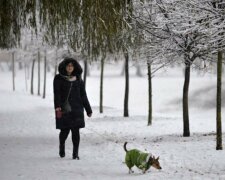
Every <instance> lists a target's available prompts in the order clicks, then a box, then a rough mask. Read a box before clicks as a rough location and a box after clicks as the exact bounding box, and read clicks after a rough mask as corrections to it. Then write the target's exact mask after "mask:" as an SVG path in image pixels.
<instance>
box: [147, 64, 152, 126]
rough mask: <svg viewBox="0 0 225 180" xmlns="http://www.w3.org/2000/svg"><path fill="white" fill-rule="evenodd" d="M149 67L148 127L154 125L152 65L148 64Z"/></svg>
mask: <svg viewBox="0 0 225 180" xmlns="http://www.w3.org/2000/svg"><path fill="white" fill-rule="evenodd" d="M147 66H148V93H149V94H148V103H149V106H148V126H150V125H152V72H151V68H152V67H151V63H150V62H148V63H147Z"/></svg>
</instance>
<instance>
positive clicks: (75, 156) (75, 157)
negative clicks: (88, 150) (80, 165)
mask: <svg viewBox="0 0 225 180" xmlns="http://www.w3.org/2000/svg"><path fill="white" fill-rule="evenodd" d="M73 159H77V160H80V158H79V156H78V150H77V149H73Z"/></svg>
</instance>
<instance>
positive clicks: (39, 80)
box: [38, 50, 41, 96]
mask: <svg viewBox="0 0 225 180" xmlns="http://www.w3.org/2000/svg"><path fill="white" fill-rule="evenodd" d="M40 89H41V55H40V50H38V96H40V95H41V93H40Z"/></svg>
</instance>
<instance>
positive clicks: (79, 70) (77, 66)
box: [58, 58, 83, 77]
mask: <svg viewBox="0 0 225 180" xmlns="http://www.w3.org/2000/svg"><path fill="white" fill-rule="evenodd" d="M69 63H72V64H73V67H74V70H73V72H72V75H73V76H77V77H80V76H81V74H82V72H83V70H82V67H81V65H80V64H79V63H78V62H77V60H75V59H73V58H65V59H64V60H63V61H62V62H61V63H60V64H59V67H58V71H59V74H61V75H63V76H67V71H66V66H67V65H68V64H69Z"/></svg>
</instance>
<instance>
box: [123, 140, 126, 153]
mask: <svg viewBox="0 0 225 180" xmlns="http://www.w3.org/2000/svg"><path fill="white" fill-rule="evenodd" d="M126 146H127V142H125V143H124V145H123V148H124V151H126V152H127V147H126Z"/></svg>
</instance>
